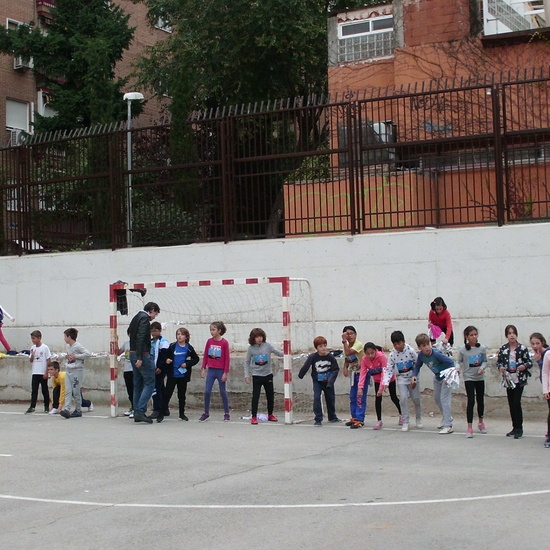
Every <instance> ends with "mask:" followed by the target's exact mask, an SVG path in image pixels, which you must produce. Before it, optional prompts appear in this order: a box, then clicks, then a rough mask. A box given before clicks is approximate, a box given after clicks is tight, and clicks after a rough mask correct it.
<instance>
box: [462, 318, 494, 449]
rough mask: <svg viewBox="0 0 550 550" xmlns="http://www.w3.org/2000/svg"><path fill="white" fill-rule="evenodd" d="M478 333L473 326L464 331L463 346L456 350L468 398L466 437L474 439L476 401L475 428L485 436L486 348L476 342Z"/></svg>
mask: <svg viewBox="0 0 550 550" xmlns="http://www.w3.org/2000/svg"><path fill="white" fill-rule="evenodd" d="M477 338H478V331H477V328H476V327H474V326H469V327H466V328H465V329H464V346H462V347H461V348H460V349H459V350H458V364H459V365H460V367H461V369H460V370H461V371H462V375H463V376H464V387H465V388H466V395H467V396H468V404H467V405H466V421H467V422H468V429H467V430H466V437H468V438H470V437H474V430H473V428H472V423H473V421H474V402H476V401H477V416H478V424H477V427H478V428H479V431H480V432H481V433H482V434H486V433H487V430H486V428H485V423H484V422H483V415H484V413H485V400H484V398H485V369H486V368H487V346H484V345H483V344H480V343H479V342H478V341H477Z"/></svg>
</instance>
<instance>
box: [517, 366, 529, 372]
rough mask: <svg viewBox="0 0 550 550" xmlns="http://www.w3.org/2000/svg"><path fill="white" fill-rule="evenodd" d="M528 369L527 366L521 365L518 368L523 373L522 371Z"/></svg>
mask: <svg viewBox="0 0 550 550" xmlns="http://www.w3.org/2000/svg"><path fill="white" fill-rule="evenodd" d="M526 368H527V367H526V366H525V365H520V366H519V367H518V370H519V371H520V372H521V371H522V370H525V369H526Z"/></svg>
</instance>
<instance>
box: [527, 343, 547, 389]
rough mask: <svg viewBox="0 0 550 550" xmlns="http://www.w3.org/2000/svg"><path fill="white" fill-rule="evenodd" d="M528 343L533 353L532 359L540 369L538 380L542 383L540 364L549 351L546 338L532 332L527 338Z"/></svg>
mask: <svg viewBox="0 0 550 550" xmlns="http://www.w3.org/2000/svg"><path fill="white" fill-rule="evenodd" d="M529 342H530V344H531V347H532V348H533V352H534V355H533V359H534V360H535V361H536V362H537V365H538V366H539V369H540V372H539V380H540V381H541V382H542V362H543V360H544V356H545V355H546V352H547V351H548V349H549V348H548V344H547V343H546V338H545V337H544V336H543V335H542V334H541V333H540V332H533V334H531V336H529Z"/></svg>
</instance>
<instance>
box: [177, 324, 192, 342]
mask: <svg viewBox="0 0 550 550" xmlns="http://www.w3.org/2000/svg"><path fill="white" fill-rule="evenodd" d="M178 334H183V335H184V336H185V341H186V342H189V340H191V334H189V331H188V330H187V329H186V328H185V327H181V328H179V329H178V330H176V336H177V335H178Z"/></svg>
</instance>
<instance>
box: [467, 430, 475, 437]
mask: <svg viewBox="0 0 550 550" xmlns="http://www.w3.org/2000/svg"><path fill="white" fill-rule="evenodd" d="M466 437H467V438H468V439H471V438H472V437H474V430H472V429H471V428H468V429H467V430H466Z"/></svg>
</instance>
